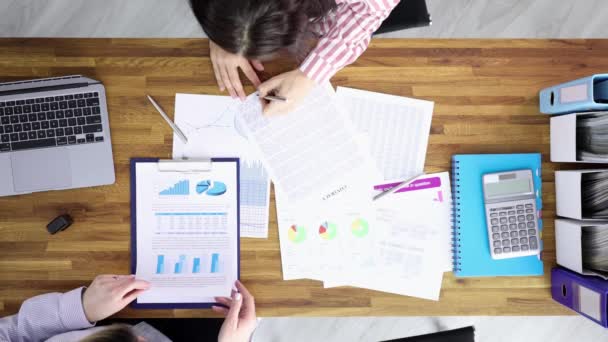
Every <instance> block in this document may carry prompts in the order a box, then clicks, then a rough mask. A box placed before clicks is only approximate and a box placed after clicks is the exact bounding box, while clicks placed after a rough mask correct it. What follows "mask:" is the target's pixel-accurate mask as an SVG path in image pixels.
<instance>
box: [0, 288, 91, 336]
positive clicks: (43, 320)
mask: <svg viewBox="0 0 608 342" xmlns="http://www.w3.org/2000/svg"><path fill="white" fill-rule="evenodd" d="M82 291H83V288H82V287H80V288H77V289H75V290H72V291H70V292H66V293H47V294H44V295H40V296H36V297H32V298H30V299H28V300H26V301H25V302H23V304H22V305H21V308H20V309H19V313H17V314H16V315H13V316H8V317H4V318H1V319H0V341H5V340H6V341H19V342H26V341H27V342H29V341H41V340H46V339H48V338H50V337H52V336H55V335H57V334H61V333H65V332H68V331H72V330H78V329H85V328H90V327H92V326H93V325H94V324H91V323H90V322H89V321H88V320H87V318H86V316H85V314H84V309H83V307H82Z"/></svg>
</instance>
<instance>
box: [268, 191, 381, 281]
mask: <svg viewBox="0 0 608 342" xmlns="http://www.w3.org/2000/svg"><path fill="white" fill-rule="evenodd" d="M275 194H276V204H277V220H278V226H279V227H278V228H279V243H280V246H281V265H282V269H283V279H285V280H290V279H303V278H308V279H314V280H325V279H327V278H332V279H333V277H334V276H339V277H340V276H347V275H350V274H351V273H352V272H353V270H354V269H357V270H358V269H360V268H361V267H363V266H365V265H369V264H370V263H371V262H373V260H374V258H375V255H376V250H377V249H376V248H375V246H376V239H377V236H378V235H379V234H378V233H379V232H378V231H377V230H375V229H373V227H374V226H375V223H374V221H375V214H374V211H373V209H372V208H371V207H368V209H367V210H362V209H361V208H359V207H358V206H357V205H356V202H355V203H354V204H352V203H348V202H345V203H344V204H343V206H342V208H340V209H338V210H335V212H333V213H329V214H323V215H314V214H313V215H310V216H309V217H308V219H305V220H302V219H297V218H295V217H294V216H293V215H291V214H290V212H292V210H290V205H289V203H288V201H287V200H286V198H285V197H284V196H283V195H282V191H281V189H279V188H275ZM291 209H292V208H291Z"/></svg>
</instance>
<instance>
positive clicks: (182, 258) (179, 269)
mask: <svg viewBox="0 0 608 342" xmlns="http://www.w3.org/2000/svg"><path fill="white" fill-rule="evenodd" d="M185 263H186V256H185V255H180V256H179V261H178V262H176V263H175V270H174V272H173V273H175V274H180V273H182V272H183V271H184V264H185Z"/></svg>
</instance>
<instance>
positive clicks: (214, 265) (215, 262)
mask: <svg viewBox="0 0 608 342" xmlns="http://www.w3.org/2000/svg"><path fill="white" fill-rule="evenodd" d="M219 262H220V255H219V254H218V253H213V254H211V273H218V272H219V266H220V265H219Z"/></svg>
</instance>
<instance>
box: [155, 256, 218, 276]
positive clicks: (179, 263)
mask: <svg viewBox="0 0 608 342" xmlns="http://www.w3.org/2000/svg"><path fill="white" fill-rule="evenodd" d="M168 254H169V255H167V253H165V254H158V255H156V268H155V272H154V273H155V274H180V275H192V274H197V275H210V274H217V273H223V272H224V270H223V268H224V264H223V263H224V260H223V258H222V256H221V255H220V254H221V253H213V252H212V253H202V254H198V253H197V254H198V255H194V256H192V255H187V254H177V253H176V254H173V255H171V253H168Z"/></svg>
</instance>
